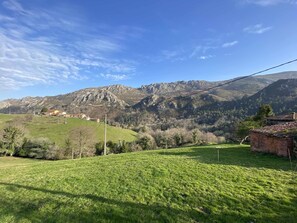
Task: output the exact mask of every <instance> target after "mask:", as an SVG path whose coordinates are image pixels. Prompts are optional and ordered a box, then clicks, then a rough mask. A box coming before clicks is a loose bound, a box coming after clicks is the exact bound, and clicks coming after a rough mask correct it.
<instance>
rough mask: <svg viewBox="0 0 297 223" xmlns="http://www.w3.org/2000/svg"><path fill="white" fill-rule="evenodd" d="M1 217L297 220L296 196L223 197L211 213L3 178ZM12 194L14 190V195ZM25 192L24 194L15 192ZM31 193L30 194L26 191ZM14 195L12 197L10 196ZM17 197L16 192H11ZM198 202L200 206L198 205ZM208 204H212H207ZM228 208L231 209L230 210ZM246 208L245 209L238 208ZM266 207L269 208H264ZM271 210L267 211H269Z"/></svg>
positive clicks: (44, 219)
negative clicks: (25, 183)
mask: <svg viewBox="0 0 297 223" xmlns="http://www.w3.org/2000/svg"><path fill="white" fill-rule="evenodd" d="M0 186H5V187H6V191H5V192H4V193H3V194H2V196H1V197H0V204H1V206H0V219H2V218H3V217H4V222H5V217H7V219H9V220H7V222H24V221H26V222H28V221H29V222H286V223H290V222H292V223H293V222H295V219H296V217H297V215H296V212H295V207H296V206H297V200H296V199H292V200H291V201H283V200H281V199H280V198H278V199H272V198H270V197H267V196H264V197H259V200H258V201H257V203H256V204H255V200H248V199H246V200H245V198H243V200H241V199H240V200H238V199H235V198H233V197H230V196H227V195H222V196H220V197H217V198H216V199H214V200H212V202H213V203H214V204H213V205H218V204H219V205H221V206H222V207H224V208H222V209H221V208H220V207H218V206H217V207H216V208H219V211H217V212H216V213H212V211H211V210H210V209H209V208H207V207H199V208H193V209H189V211H184V210H180V209H175V208H172V207H169V206H168V207H165V206H162V205H151V204H149V205H145V204H141V203H134V202H130V201H119V200H115V199H109V198H105V197H102V196H97V195H92V194H80V195H79V194H73V193H69V192H63V191H54V190H48V189H43V188H37V187H32V186H25V185H20V184H13V183H4V182H0ZM10 192H11V193H10ZM18 192H19V193H21V192H23V195H24V196H20V197H18V196H16V195H17V194H18ZM28 192H29V193H28ZM9 193H10V195H9ZM11 195H14V196H11ZM197 205H199V204H197ZM206 205H207V206H209V207H210V205H212V203H209V204H206ZM226 205H227V207H229V208H226ZM239 206H244V207H245V209H244V211H243V209H240V208H238V207H239ZM267 207H270V208H269V211H268V209H266V208H267ZM261 210H262V211H263V213H262V211H261ZM265 210H266V211H268V212H269V213H266V212H265Z"/></svg>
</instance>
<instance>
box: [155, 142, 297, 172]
mask: <svg viewBox="0 0 297 223" xmlns="http://www.w3.org/2000/svg"><path fill="white" fill-rule="evenodd" d="M159 154H160V155H166V156H186V157H189V158H191V159H194V160H197V161H199V162H201V163H207V164H222V165H236V166H242V167H255V168H269V169H276V170H285V171H289V170H294V169H295V167H296V164H297V161H296V159H294V160H293V161H292V164H291V163H290V160H289V159H288V158H284V157H278V156H275V155H272V154H266V153H258V152H252V151H251V150H250V148H249V147H247V146H234V145H232V146H230V147H227V146H224V145H223V146H220V145H214V146H197V147H193V146H192V147H186V148H184V149H177V150H170V149H169V150H163V151H162V152H159Z"/></svg>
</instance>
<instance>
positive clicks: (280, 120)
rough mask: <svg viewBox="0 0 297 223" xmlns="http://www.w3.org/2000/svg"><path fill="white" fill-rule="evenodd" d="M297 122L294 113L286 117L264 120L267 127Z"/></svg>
mask: <svg viewBox="0 0 297 223" xmlns="http://www.w3.org/2000/svg"><path fill="white" fill-rule="evenodd" d="M295 121H297V114H296V113H295V112H293V113H291V114H288V115H279V116H271V117H268V118H267V119H266V124H267V125H276V124H283V123H287V122H295Z"/></svg>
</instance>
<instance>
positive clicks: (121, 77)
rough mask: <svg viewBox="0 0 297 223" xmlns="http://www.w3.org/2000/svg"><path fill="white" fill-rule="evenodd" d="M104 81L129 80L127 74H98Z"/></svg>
mask: <svg viewBox="0 0 297 223" xmlns="http://www.w3.org/2000/svg"><path fill="white" fill-rule="evenodd" d="M100 76H101V77H103V78H104V79H108V80H112V81H122V80H127V79H129V78H130V76H128V75H127V74H100Z"/></svg>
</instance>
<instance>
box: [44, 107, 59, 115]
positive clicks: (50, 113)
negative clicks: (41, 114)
mask: <svg viewBox="0 0 297 223" xmlns="http://www.w3.org/2000/svg"><path fill="white" fill-rule="evenodd" d="M59 114H60V111H59V110H57V109H51V110H48V111H47V112H46V113H45V115H49V116H58V115H59Z"/></svg>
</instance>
